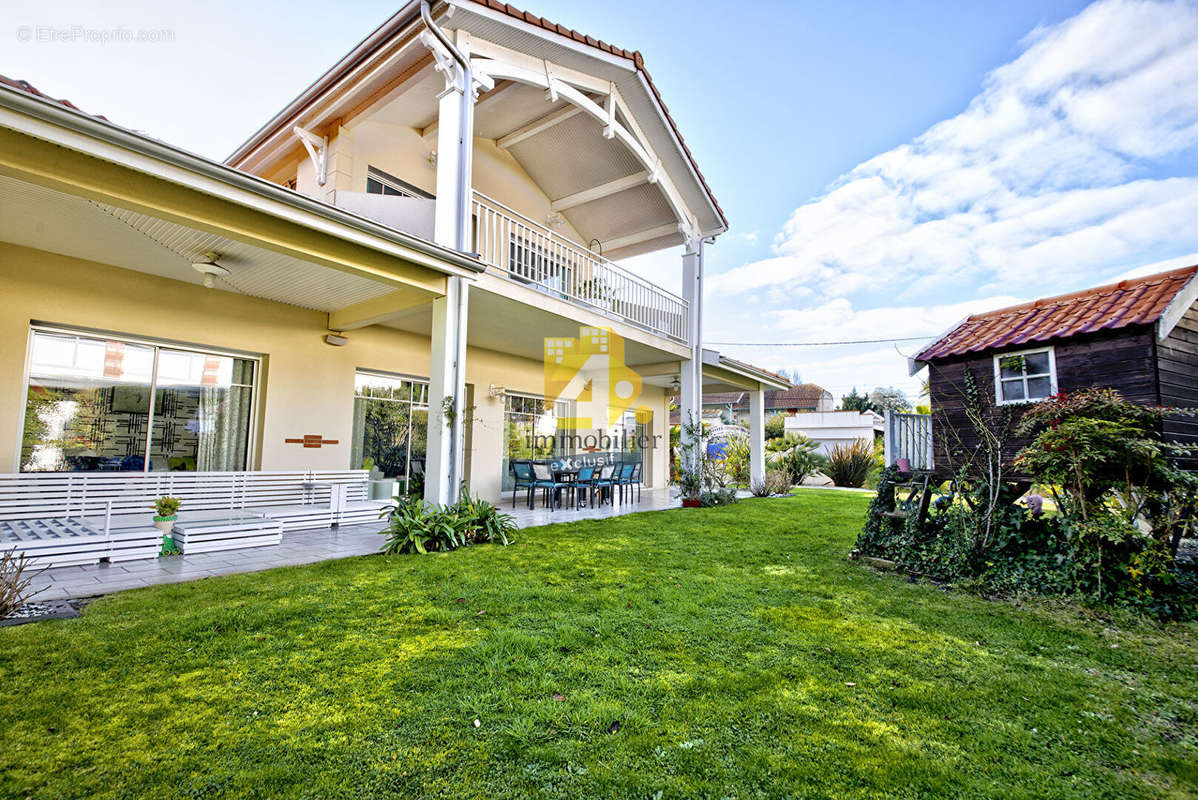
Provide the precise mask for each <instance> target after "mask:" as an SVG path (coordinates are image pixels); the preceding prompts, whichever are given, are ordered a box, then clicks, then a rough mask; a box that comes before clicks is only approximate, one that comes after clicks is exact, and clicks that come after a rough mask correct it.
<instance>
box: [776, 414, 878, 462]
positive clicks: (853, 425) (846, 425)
mask: <svg viewBox="0 0 1198 800" xmlns="http://www.w3.org/2000/svg"><path fill="white" fill-rule="evenodd" d="M883 421H884V420H883V418H882V416H881V415H880V414H875V413H874V412H872V411H814V412H808V413H802V414H795V415H794V416H790V417H787V418H786V419H785V423H786V432H787V433H797V434H802V435H803V436H806V437H807V438H808V439H811V440H813V441H816V442H819V452H821V453H823V454H824V455H827V454H828V451H829V450H830V449H831V448H832V447H833V446H834V445H838V444H839V445H849V444H852V443H853V442H857V441H862V442H871V443H872V442H873V441H874V440H875V439H876V438H878V437H879V436H881V435H882V430H883Z"/></svg>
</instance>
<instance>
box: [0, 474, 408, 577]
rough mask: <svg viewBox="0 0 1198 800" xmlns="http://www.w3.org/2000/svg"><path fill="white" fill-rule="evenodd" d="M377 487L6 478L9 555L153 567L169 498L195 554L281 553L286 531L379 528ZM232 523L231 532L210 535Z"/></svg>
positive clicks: (309, 479) (284, 479)
mask: <svg viewBox="0 0 1198 800" xmlns="http://www.w3.org/2000/svg"><path fill="white" fill-rule="evenodd" d="M368 480H369V473H367V472H366V471H364V470H316V471H314V470H305V471H285V472H150V473H142V472H132V473H131V472H89V473H22V474H0V547H2V548H4V549H6V550H7V549H14V550H15V551H16V552H17V553H25V554H26V555H27V556H28V557H29V558H30V559H32V560H33V562H34V565H35V566H63V565H67V564H82V563H95V562H97V561H101V560H112V561H119V560H127V559H132V558H151V557H153V556H154V555H156V554H157V553H158V549H159V542H160V541H161V535H160V534H159V532H158V530H157V529H156V528H154V527H153V501H154V500H155V499H157V498H158V497H162V496H171V497H178V498H179V499H180V501H181V504H180V512H179V521H178V522H177V523H176V526H183V529H184V531H185V533H184V539H187V538H188V535H190V538H191V542H192V548H191V552H203V550H199V549H197V548H198V547H205V548H206V549H207V550H214V549H237V548H238V547H257V546H261V545H262V544H271V543H273V544H277V543H278V541H279V538H278V537H279V536H281V532H282V531H288V530H301V529H312V528H327V527H331V526H335V525H340V524H346V523H360V522H374V521H377V520H378V517H379V513H380V511H381V509H382V507H383V506H385V505H386V502H385V501H380V500H370V499H369V483H368ZM235 512H248V513H246V514H244V515H242V516H236V514H235ZM222 515H223V519H224V520H225V522H224V523H223V525H222V526H221V527H223V529H222V530H221V531H215V530H210V529H209V528H210V527H211V523H212V520H213V519H215V518H220V517H222ZM235 519H236V520H240V521H241V522H242V523H244V534H245V535H244V536H243V537H240V538H241V539H242V540H244V541H243V543H239V537H237V536H235V535H233V534H234V533H235V530H234V529H235V527H236V524H238V523H236V522H234V521H233V520H235ZM263 520H268V521H269V522H267V523H264V522H263ZM276 528H277V532H276ZM218 533H219V534H220V535H217V534H218ZM272 539H273V541H272ZM201 541H202V542H204V544H203V545H201V544H199V543H200V542H201ZM249 542H253V543H252V544H250V543H249ZM185 552H186V550H185Z"/></svg>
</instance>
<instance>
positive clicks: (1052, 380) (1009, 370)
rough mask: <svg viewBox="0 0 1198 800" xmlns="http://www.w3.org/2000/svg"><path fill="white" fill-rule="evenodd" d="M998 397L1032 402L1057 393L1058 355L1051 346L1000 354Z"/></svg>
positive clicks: (996, 360)
mask: <svg viewBox="0 0 1198 800" xmlns="http://www.w3.org/2000/svg"><path fill="white" fill-rule="evenodd" d="M994 388H995V400H996V401H997V402H998V404H999V405H1002V404H1003V403H1033V402H1036V401H1039V400H1047V399H1048V398H1049V397H1051V396H1052V395H1054V394H1056V392H1057V369H1056V358H1055V356H1054V355H1053V349H1052V348H1051V347H1042V348H1039V349H1036V350H1020V351H1018V352H1015V353H1000V354H998V355H996V356H995V357H994Z"/></svg>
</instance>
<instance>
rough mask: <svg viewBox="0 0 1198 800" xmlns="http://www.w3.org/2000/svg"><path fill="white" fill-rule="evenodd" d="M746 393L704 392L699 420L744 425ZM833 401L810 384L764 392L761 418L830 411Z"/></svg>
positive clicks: (827, 392)
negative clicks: (700, 418)
mask: <svg viewBox="0 0 1198 800" xmlns="http://www.w3.org/2000/svg"><path fill="white" fill-rule="evenodd" d="M749 405H750V397H749V392H708V393H705V394H704V395H703V418H704V419H723V420H726V421H727V422H730V423H734V422H742V421H744V422H748V420H749ZM835 408H836V401H835V400H834V399H833V398H832V393H831V392H829V391H828V390H827V389H825V388H823V387H822V386H817V385H815V384H814V383H800V384H797V385H795V386H791V387H789V388H786V389H774V390H772V391H767V392H766V393H765V415H766V417H767V418H768V417H771V416H773V415H775V414H784V415H786V416H792V415H794V414H803V413H806V412H810V411H832V410H834V409H835Z"/></svg>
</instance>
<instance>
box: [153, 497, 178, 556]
mask: <svg viewBox="0 0 1198 800" xmlns="http://www.w3.org/2000/svg"><path fill="white" fill-rule="evenodd" d="M180 502H181V501H180V500H179V498H177V497H168V496H165V495H164V496H162V497H159V498H158V499H157V500H155V501H154V511H155V514H154V527H155V528H157V529H158V530H160V531H162V552H161V555H170V554H172V553H177V552H179V551H178V550H177V549H176V548H175V537H173V536H171V530H172V529H173V528H174V525H175V520H177V519H179V505H180Z"/></svg>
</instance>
